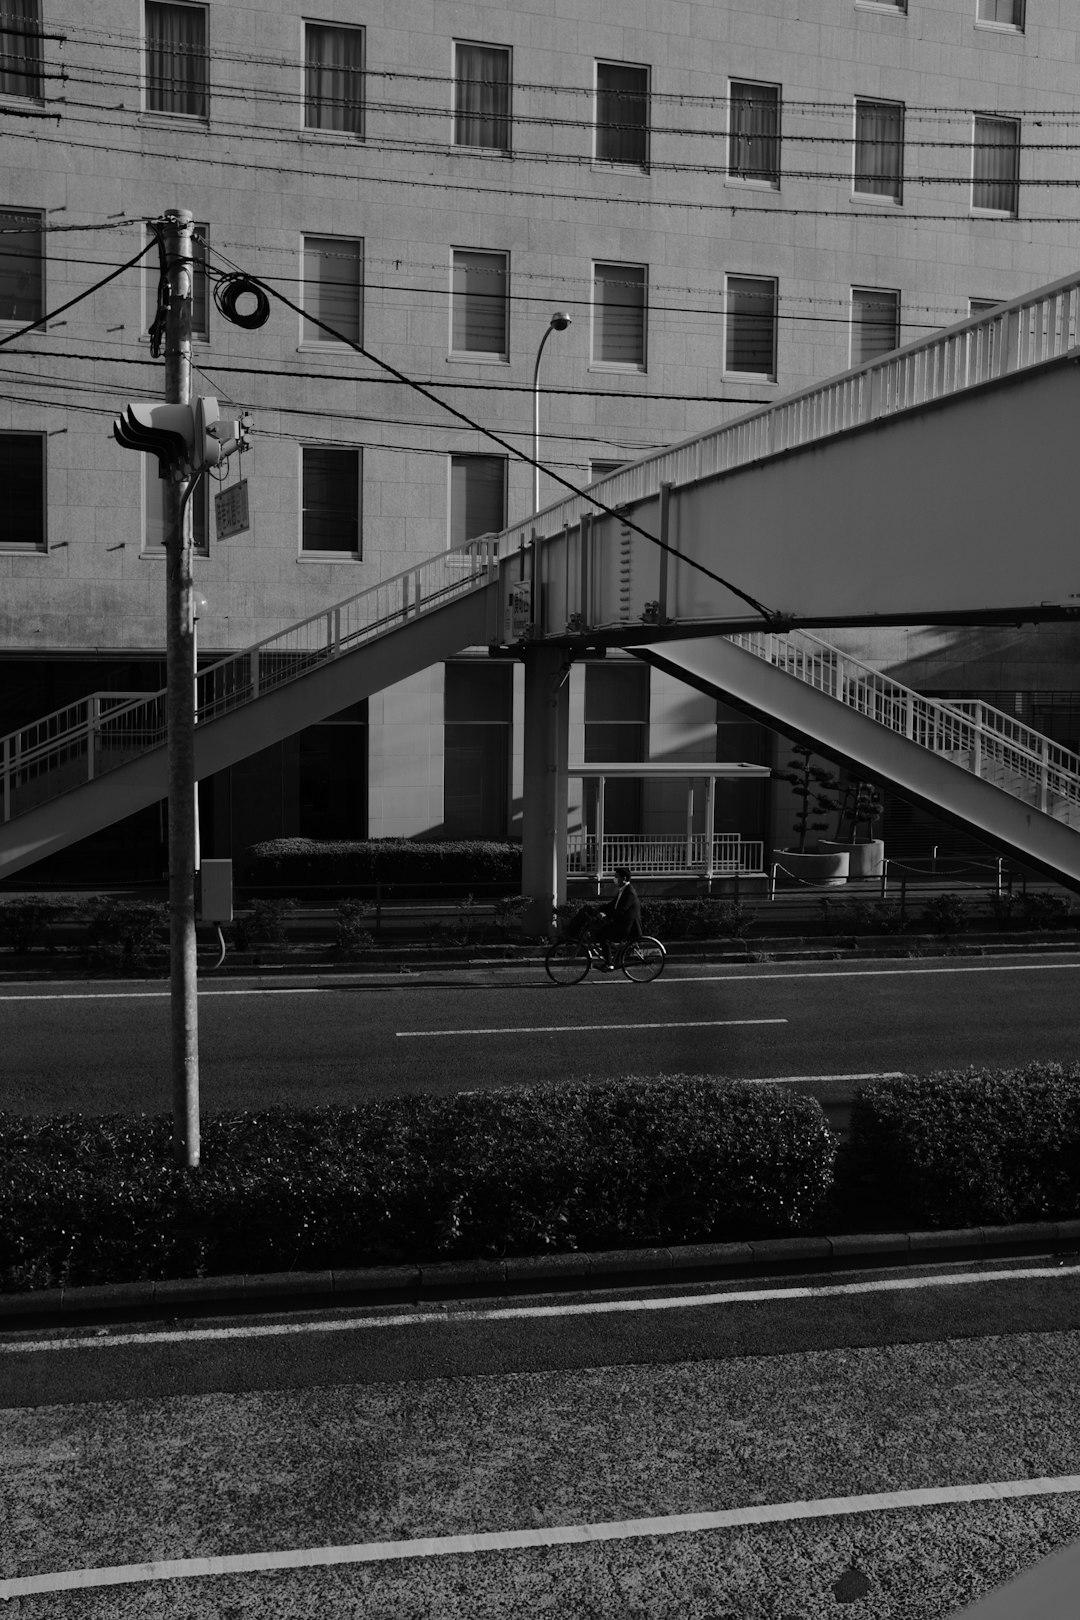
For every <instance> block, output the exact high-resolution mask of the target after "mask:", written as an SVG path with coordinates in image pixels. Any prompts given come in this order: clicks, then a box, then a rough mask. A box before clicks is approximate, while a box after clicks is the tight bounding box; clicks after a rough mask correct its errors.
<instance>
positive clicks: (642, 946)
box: [619, 938, 667, 984]
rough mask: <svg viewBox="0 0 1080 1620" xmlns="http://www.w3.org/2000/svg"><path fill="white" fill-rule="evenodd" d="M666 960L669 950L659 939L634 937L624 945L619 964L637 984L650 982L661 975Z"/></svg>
mask: <svg viewBox="0 0 1080 1620" xmlns="http://www.w3.org/2000/svg"><path fill="white" fill-rule="evenodd" d="M666 961H667V951H665V949H664V947H663V946H662V945H661V943H660V941H659V940H658V939H649V938H645V939H632V940H631V941H630V943H629V944H628V945H624V946H623V950H622V954H621V955H620V957H619V966H620V967H621V968H622V970H623V972H624V973H625V974H626V977H627V978H628V979H633V981H634V983H635V984H648V982H649V980H650V979H658V978H659V977H660V975H661V973H663V971H664V963H665V962H666Z"/></svg>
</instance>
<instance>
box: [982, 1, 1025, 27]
mask: <svg viewBox="0 0 1080 1620" xmlns="http://www.w3.org/2000/svg"><path fill="white" fill-rule="evenodd" d="M975 15H976V17H977V19H978V21H979V22H981V23H996V24H997V26H998V27H999V28H1017V29H1022V28H1023V26H1024V0H979V3H978V11H977V12H976V14H975Z"/></svg>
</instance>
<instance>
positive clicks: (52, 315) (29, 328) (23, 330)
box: [0, 242, 155, 349]
mask: <svg viewBox="0 0 1080 1620" xmlns="http://www.w3.org/2000/svg"><path fill="white" fill-rule="evenodd" d="M154 246H155V244H154V243H153V242H151V243H149V244H148V245H147V246H146V247H144V248H143V250H142V252H141V253H136V255H135V257H134V258H133V259H129V260H128V261H127V263H126V264H122V265H120V266H119V267H118V268H117V269H116V270H114V271H113V272H112V273H111V274H110V275H107V276H103V277H102V279H101V280H100V281H97V282H95V283H94V285H93V286H92V287H87V288H86V290H85V292H81V293H78V294H76V296H75V297H74V298H69V299H68V301H67V303H66V304H59V305H58V306H57V308H56V309H51V310H50V311H49V313H48V314H47V315H41V316H39V317H38V319H37V320H36V321H30V322H28V323H27V325H26V326H22V327H20V328H19V330H18V331H17V332H10V333H9V334H8V336H7V337H0V349H3V348H6V347H7V345H8V344H9V343H14V342H16V340H17V339H18V338H21V337H25V336H26V334H27V332H34V331H36V330H37V328H38V327H39V326H45V325H47V323H48V322H49V321H55V320H56V317H57V316H58V315H62V314H63V313H64V311H65V310H67V309H74V307H75V305H76V304H81V303H82V301H83V299H84V298H89V297H90V296H91V295H92V294H93V293H96V292H100V290H101V288H102V287H107V286H108V285H109V282H110V281H115V280H116V278H117V276H122V275H123V273H124V271H125V270H130V269H131V268H132V267H133V266H134V265H136V264H138V263H139V261H140V260H141V259H145V258H146V256H147V254H148V253H152V252H153V250H154Z"/></svg>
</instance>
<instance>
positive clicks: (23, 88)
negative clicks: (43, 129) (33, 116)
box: [0, 0, 41, 99]
mask: <svg viewBox="0 0 1080 1620" xmlns="http://www.w3.org/2000/svg"><path fill="white" fill-rule="evenodd" d="M0 95H4V96H32V97H34V98H35V99H40V97H41V0H4V5H3V10H2V11H0Z"/></svg>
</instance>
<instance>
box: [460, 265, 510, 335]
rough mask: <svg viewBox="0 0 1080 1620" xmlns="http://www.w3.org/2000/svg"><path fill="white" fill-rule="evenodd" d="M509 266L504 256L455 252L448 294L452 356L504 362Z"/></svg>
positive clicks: (507, 330) (508, 323)
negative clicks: (472, 355) (481, 356)
mask: <svg viewBox="0 0 1080 1620" xmlns="http://www.w3.org/2000/svg"><path fill="white" fill-rule="evenodd" d="M508 270H509V265H508V263H507V257H506V254H505V253H480V252H476V251H474V250H473V249H472V248H455V249H454V252H453V261H452V285H451V292H450V349H451V352H452V353H453V354H475V355H485V356H486V357H487V358H488V359H493V360H506V359H507V358H508V357H509V354H510V341H509V325H510V322H509V296H508V288H507V283H508V280H509V276H508Z"/></svg>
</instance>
